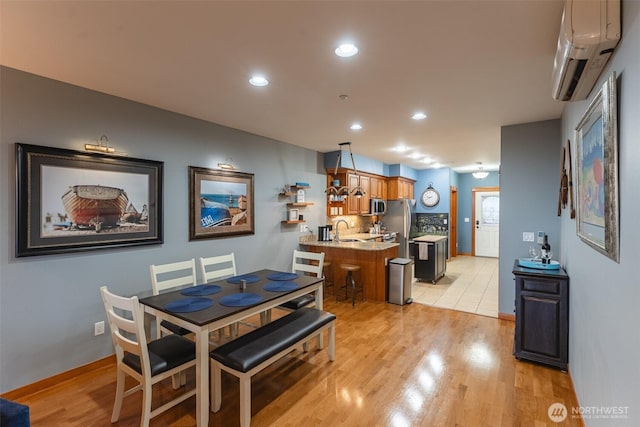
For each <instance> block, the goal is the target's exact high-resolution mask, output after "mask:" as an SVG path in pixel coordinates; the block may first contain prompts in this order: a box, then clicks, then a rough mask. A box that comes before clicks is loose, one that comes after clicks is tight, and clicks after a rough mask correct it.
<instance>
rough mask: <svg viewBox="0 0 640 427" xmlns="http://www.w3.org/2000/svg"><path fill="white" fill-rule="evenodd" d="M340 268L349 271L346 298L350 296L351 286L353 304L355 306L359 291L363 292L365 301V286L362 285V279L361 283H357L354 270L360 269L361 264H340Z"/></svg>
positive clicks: (345, 283)
mask: <svg viewBox="0 0 640 427" xmlns="http://www.w3.org/2000/svg"><path fill="white" fill-rule="evenodd" d="M340 268H341V269H342V270H345V271H346V272H347V276H346V277H345V280H344V287H345V299H348V298H349V288H351V306H352V307H355V306H356V294H357V293H358V292H360V293H361V294H362V301H363V302H364V288H363V287H362V281H361V282H360V283H357V282H356V279H355V277H354V272H356V271H360V266H359V265H353V264H340Z"/></svg>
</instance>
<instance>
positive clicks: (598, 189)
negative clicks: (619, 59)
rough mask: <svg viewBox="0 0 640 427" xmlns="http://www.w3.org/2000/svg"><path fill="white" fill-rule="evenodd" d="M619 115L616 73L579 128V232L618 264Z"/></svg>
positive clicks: (595, 247) (577, 136)
mask: <svg viewBox="0 0 640 427" xmlns="http://www.w3.org/2000/svg"><path fill="white" fill-rule="evenodd" d="M617 115H618V113H617V96H616V75H615V72H614V73H611V75H610V76H609V78H608V79H607V81H606V82H605V83H604V84H603V86H602V87H601V88H600V90H599V91H598V93H597V95H596V96H595V98H594V99H593V101H591V104H590V105H589V107H588V108H587V111H586V112H585V114H584V117H583V118H582V120H581V121H580V123H579V124H578V126H577V127H576V142H577V144H576V147H577V148H576V149H577V156H576V160H577V165H576V166H577V167H576V170H577V199H578V204H577V219H578V220H577V221H576V228H577V230H576V232H577V234H578V237H580V239H581V240H582V241H583V242H585V243H586V244H587V245H589V246H591V247H592V248H594V249H595V250H597V251H598V252H600V253H602V254H604V255H605V256H607V257H609V258H611V259H612V260H613V261H615V262H619V253H618V246H619V221H618V214H619V212H618V116H617Z"/></svg>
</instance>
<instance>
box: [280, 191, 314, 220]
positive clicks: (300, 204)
mask: <svg viewBox="0 0 640 427" xmlns="http://www.w3.org/2000/svg"><path fill="white" fill-rule="evenodd" d="M289 188H290V190H289V191H283V192H281V193H280V194H278V196H280V197H283V198H284V197H289V200H293V201H290V202H288V203H287V212H286V214H287V219H285V220H283V221H281V223H282V224H301V223H304V222H306V221H304V220H301V219H298V218H297V217H296V219H291V218H290V217H289V212H290V211H291V210H292V209H301V208H305V207H307V206H312V205H313V202H298V201H297V196H298V190H306V189H307V188H310V187H308V186H300V185H291V186H289Z"/></svg>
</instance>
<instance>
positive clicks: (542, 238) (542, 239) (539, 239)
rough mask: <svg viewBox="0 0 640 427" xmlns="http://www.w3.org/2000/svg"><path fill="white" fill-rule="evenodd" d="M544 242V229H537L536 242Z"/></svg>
mask: <svg viewBox="0 0 640 427" xmlns="http://www.w3.org/2000/svg"><path fill="white" fill-rule="evenodd" d="M543 243H544V231H538V244H539V245H541V244H543Z"/></svg>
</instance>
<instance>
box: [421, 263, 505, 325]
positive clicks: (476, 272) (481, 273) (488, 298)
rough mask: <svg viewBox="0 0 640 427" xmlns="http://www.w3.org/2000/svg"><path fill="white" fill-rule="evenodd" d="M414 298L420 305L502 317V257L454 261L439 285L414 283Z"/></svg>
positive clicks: (438, 282) (439, 281)
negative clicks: (500, 309) (500, 310)
mask: <svg viewBox="0 0 640 427" xmlns="http://www.w3.org/2000/svg"><path fill="white" fill-rule="evenodd" d="M411 296H412V297H413V301H414V302H417V303H420V304H426V305H432V306H434V307H441V308H449V309H453V310H458V311H466V312H469V313H476V314H480V315H483V316H490V317H498V258H484V257H472V256H457V257H455V258H452V259H451V261H449V262H447V272H446V273H445V275H444V277H443V278H441V279H440V280H438V281H437V282H436V284H435V285H434V284H432V283H431V282H419V281H416V280H414V282H413V287H412V294H411Z"/></svg>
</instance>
